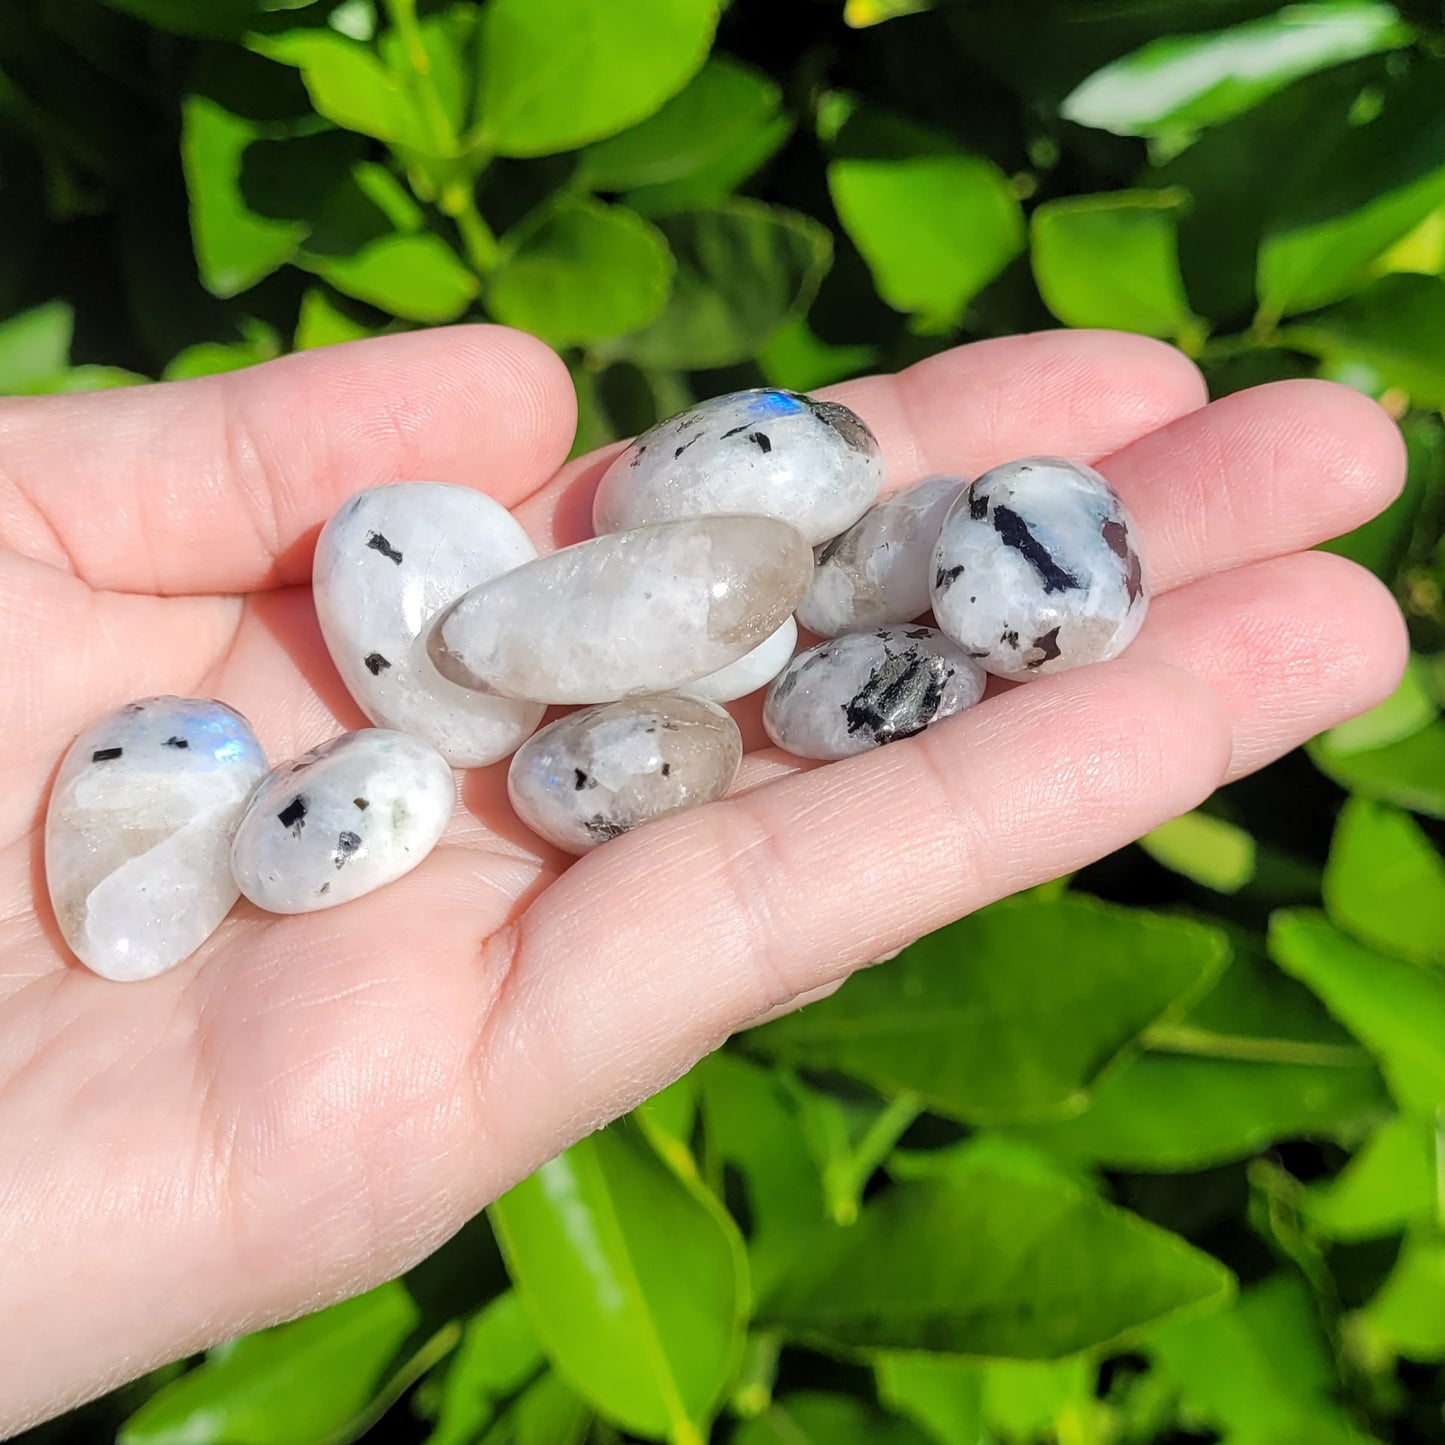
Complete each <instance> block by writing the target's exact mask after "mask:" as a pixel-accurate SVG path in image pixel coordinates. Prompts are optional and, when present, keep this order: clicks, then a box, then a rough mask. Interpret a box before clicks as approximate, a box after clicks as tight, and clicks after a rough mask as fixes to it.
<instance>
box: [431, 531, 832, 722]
mask: <svg viewBox="0 0 1445 1445" xmlns="http://www.w3.org/2000/svg"><path fill="white" fill-rule="evenodd" d="M812 575H813V556H812V553H811V551H810V550H809V548H808V544H807V543H806V542H805V541H804V540H803V538H802V537H801V536H800V535H799V533H798V532H797V531H795V530H794V529H793V528H792V527H789V526H787V525H786V524H784V523H782V522H778V521H774V520H773V519H772V518H770V517H698V518H694V519H691V520H689V521H683V522H664V523H661V524H659V525H657V526H654V527H639V528H637V529H636V530H634V531H631V532H618V533H616V534H615V535H612V536H607V537H595V538H593V539H592V540H591V541H589V542H579V543H578V544H577V545H576V546H575V547H565V548H563V550H562V551H560V552H553V553H552V554H551V555H550V556H547V557H541V558H538V560H537V561H535V562H529V563H528V564H527V565H526V566H525V567H518V568H517V569H516V570H515V571H513V572H507V573H505V574H504V575H503V576H501V577H498V578H496V579H495V580H494V581H491V582H487V583H484V584H483V585H482V586H480V587H478V588H475V589H474V590H473V591H471V592H468V593H467V594H466V596H465V597H462V598H461V599H459V600H458V601H457V602H455V603H454V604H453V605H452V606H451V607H449V608H448V609H447V610H446V611H445V612H444V613H443V614H442V615H441V617H440V618H439V619H438V621H437V623H436V624H435V626H434V627H433V628H432V631H431V634H430V639H429V646H430V649H431V657H432V660H433V662H435V663H436V665H437V667H438V669H439V670H440V671H441V672H442V673H443V674H444V675H445V676H447V677H449V678H451V679H452V681H454V682H457V683H459V684H461V685H462V686H464V687H474V688H477V689H478V690H480V691H484V692H493V693H497V694H500V695H501V696H503V697H521V698H530V699H532V700H533V701H536V702H554V703H573V702H615V701H616V700H617V699H618V698H622V697H626V696H627V695H628V694H630V693H643V692H667V691H669V690H671V689H673V688H676V687H678V686H679V685H680V684H682V683H686V682H691V681H692V680H693V679H694V678H698V677H702V676H704V675H705V674H706V673H709V672H716V671H717V669H718V668H720V667H725V666H727V664H728V663H730V662H736V661H737V659H738V658H740V657H742V656H743V655H744V654H745V653H747V652H751V651H752V649H753V648H754V647H756V646H757V645H758V643H760V642H762V641H763V640H764V639H765V638H767V637H768V636H770V635H771V634H772V633H774V632H776V631H777V629H778V628H779V627H780V626H782V624H783V620H784V619H785V618H786V617H788V615H789V614H790V613H791V612H792V611H793V609H794V608H795V607H796V606H797V605H798V599H799V598H800V597H802V595H803V593H804V591H806V589H807V586H808V580H809V578H811V576H812Z"/></svg>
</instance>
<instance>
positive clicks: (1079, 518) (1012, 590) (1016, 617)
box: [932, 457, 1149, 682]
mask: <svg viewBox="0 0 1445 1445" xmlns="http://www.w3.org/2000/svg"><path fill="white" fill-rule="evenodd" d="M932 588H933V614H934V617H935V618H936V619H937V621H938V625H939V626H940V627H941V628H942V629H943V630H944V631H945V632H946V633H948V635H949V636H950V637H951V638H953V640H954V641H955V642H957V643H958V645H959V646H960V647H962V648H963V649H964V650H965V651H966V652H968V653H969V654H970V656H973V657H976V658H977V659H978V660H979V661H980V662H981V663H982V664H983V665H984V667H985V668H986V669H987V670H988V671H989V672H992V673H995V674H997V675H998V676H999V677H1007V678H1012V679H1013V680H1014V681H1016V682H1025V681H1028V680H1029V679H1030V678H1035V677H1041V676H1043V675H1044V674H1046V673H1052V672H1062V671H1064V670H1065V669H1066V668H1070V667H1081V666H1083V665H1084V664H1085V663H1090V662H1107V661H1108V660H1109V659H1110V658H1112V657H1117V656H1118V655H1119V654H1120V653H1121V652H1122V651H1123V650H1124V649H1125V648H1126V647H1127V646H1128V645H1129V644H1130V643H1131V642H1132V641H1133V640H1134V638H1135V636H1137V634H1138V632H1139V628H1140V626H1141V625H1142V624H1143V621H1144V613H1145V611H1146V610H1147V608H1148V603H1149V592H1148V585H1147V582H1146V580H1145V574H1144V564H1143V561H1142V559H1141V558H1140V555H1139V551H1138V543H1137V539H1136V536H1135V530H1134V522H1133V519H1132V518H1131V517H1130V516H1129V513H1128V511H1127V510H1126V509H1125V507H1124V504H1123V503H1122V502H1121V501H1120V500H1119V498H1118V496H1117V495H1116V494H1115V492H1114V489H1113V488H1112V487H1110V485H1109V484H1108V482H1106V481H1105V480H1104V478H1103V477H1101V476H1100V475H1099V474H1098V472H1096V471H1094V470H1093V468H1091V467H1085V466H1080V465H1079V464H1077V463H1076V462H1069V461H1064V460H1062V459H1061V458H1059V457H1025V458H1024V459H1023V460H1022V461H1017V462H1009V463H1008V464H1007V465H1005V466H1001V467H995V468H994V469H993V470H992V471H989V472H985V473H984V474H983V476H981V477H979V478H978V480H977V481H975V482H974V483H973V485H972V486H970V487H969V489H968V490H967V491H966V492H965V493H964V494H963V495H962V496H961V497H960V498H959V499H958V501H957V502H955V503H954V505H953V508H952V510H951V511H950V512H949V514H948V517H947V519H946V520H945V521H944V524H943V529H942V531H941V533H940V534H939V538H938V546H937V548H936V549H935V551H934V556H933V577H932Z"/></svg>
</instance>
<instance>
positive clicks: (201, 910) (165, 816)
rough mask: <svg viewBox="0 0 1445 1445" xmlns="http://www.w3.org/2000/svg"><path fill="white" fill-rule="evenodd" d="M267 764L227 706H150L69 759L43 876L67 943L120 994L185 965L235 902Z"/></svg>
mask: <svg viewBox="0 0 1445 1445" xmlns="http://www.w3.org/2000/svg"><path fill="white" fill-rule="evenodd" d="M265 772H266V758H265V755H264V754H263V753H262V751H261V745H260V743H258V742H257V741H256V735H255V734H254V733H253V732H252V731H251V728H250V724H248V723H247V721H246V719H245V718H243V717H242V716H241V715H240V713H238V712H233V711H232V710H231V709H230V708H228V707H226V706H225V704H224V703H219V702H212V701H210V700H209V699H205V698H186V697H152V698H147V699H146V700H145V701H144V702H135V703H131V704H130V705H129V706H127V707H123V708H120V709H119V710H118V711H116V712H112V713H108V714H106V716H105V717H103V718H101V720H100V721H99V722H97V723H94V724H92V725H91V726H90V727H88V728H87V729H86V730H85V731H84V732H83V733H81V735H80V736H79V737H78V738H77V739H76V740H75V742H74V743H73V744H72V745H71V748H70V751H69V752H68V753H66V755H65V760H64V762H62V763H61V765H60V772H59V774H58V775H57V777H56V779H55V788H54V791H53V792H52V793H51V795H50V809H49V811H48V813H47V814H46V819H45V876H46V880H47V882H48V884H49V887H50V901H51V903H52V904H53V905H54V908H55V916H56V919H57V921H58V922H59V924H60V931H61V933H62V934H63V935H64V936H65V941H66V943H68V944H69V945H70V947H71V949H72V950H73V951H74V952H75V955H76V957H77V958H79V959H80V960H81V962H82V963H84V964H86V965H87V966H88V967H89V968H91V969H92V970H93V971H94V972H96V973H98V974H100V975H101V976H102V977H104V978H110V979H115V980H117V981H119V982H130V981H132V980H136V979H143V978H154V977H155V976H156V974H159V973H164V972H165V971H166V970H167V969H168V968H173V967H174V966H175V965H176V964H178V963H180V962H181V961H182V960H183V959H185V958H187V957H189V956H190V955H191V954H192V953H194V952H195V951H196V949H197V948H199V947H200V946H201V944H203V943H204V942H205V941H206V939H207V938H209V937H210V936H211V934H212V933H213V932H214V931H215V929H216V928H217V926H218V925H219V924H220V922H221V920H222V919H223V918H224V917H225V916H226V914H227V913H229V912H230V909H231V905H232V904H233V903H235V901H236V884H235V881H234V880H233V879H232V877H231V863H230V849H231V835H232V834H233V833H234V832H235V830H236V825H237V824H238V823H239V822H240V820H241V814H242V811H243V810H244V808H245V806H246V799H247V798H248V797H249V796H250V793H251V790H252V788H254V787H255V785H256V782H257V780H258V779H260V778H261V777H262V776H263V775H264V774H265Z"/></svg>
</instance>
